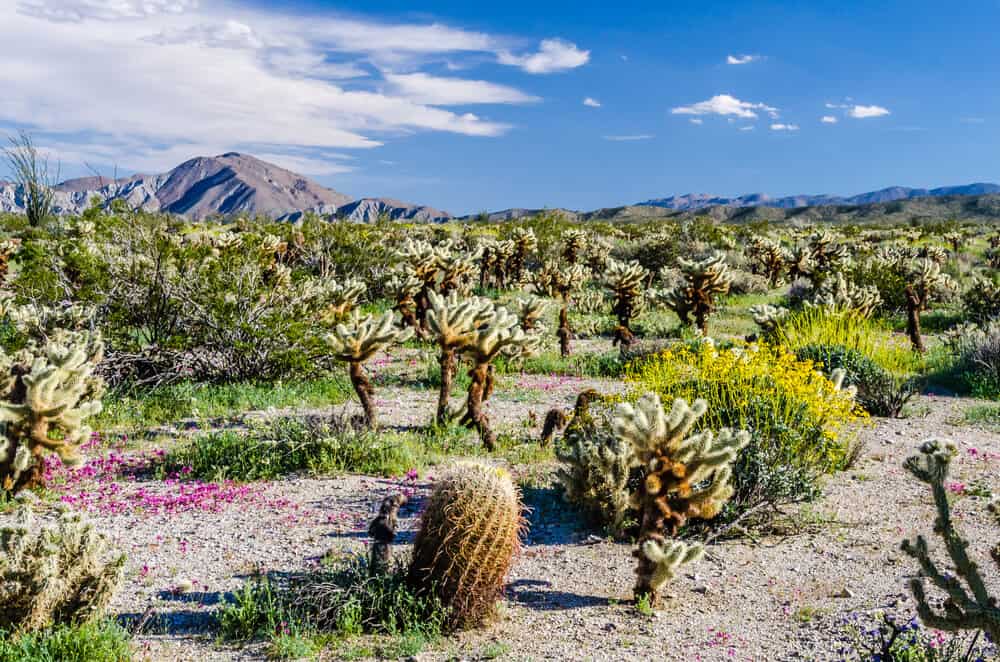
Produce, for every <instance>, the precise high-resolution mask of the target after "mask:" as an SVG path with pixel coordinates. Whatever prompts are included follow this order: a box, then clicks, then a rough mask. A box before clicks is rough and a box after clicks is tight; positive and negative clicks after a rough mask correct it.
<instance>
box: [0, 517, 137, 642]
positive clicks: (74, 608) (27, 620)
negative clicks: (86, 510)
mask: <svg viewBox="0 0 1000 662" xmlns="http://www.w3.org/2000/svg"><path fill="white" fill-rule="evenodd" d="M33 519H34V516H33V514H32V511H31V507H30V506H29V505H28V504H22V505H21V506H20V508H19V510H18V512H17V521H16V522H15V524H14V525H13V526H8V527H4V528H0V630H8V631H9V630H13V631H14V632H30V631H33V630H39V629H42V628H45V627H48V626H50V625H52V624H54V623H70V622H82V621H87V620H90V619H92V618H94V617H96V616H99V615H100V614H101V612H102V611H103V610H104V608H105V607H106V606H107V604H108V602H109V601H110V600H111V597H112V594H113V593H114V590H115V588H116V587H117V585H118V582H119V580H120V579H121V574H122V566H123V565H124V563H125V557H124V556H119V557H118V558H116V559H114V560H112V561H110V562H109V561H107V560H105V559H106V558H107V557H108V556H109V555H110V553H111V549H110V547H109V546H108V544H107V543H106V542H105V540H104V538H103V537H101V536H100V535H98V534H97V532H96V531H94V529H93V527H92V526H91V525H90V524H88V523H85V522H83V521H82V520H81V518H80V516H79V515H78V514H73V513H63V514H62V515H61V517H60V518H59V521H58V523H57V524H56V525H55V526H48V527H44V528H41V529H38V528H36V527H33V526H32V524H33Z"/></svg>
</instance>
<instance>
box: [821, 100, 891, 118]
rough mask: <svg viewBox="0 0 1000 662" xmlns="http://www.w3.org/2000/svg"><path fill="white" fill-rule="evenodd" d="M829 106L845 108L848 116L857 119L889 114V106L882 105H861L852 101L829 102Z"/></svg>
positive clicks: (827, 105) (831, 107)
mask: <svg viewBox="0 0 1000 662" xmlns="http://www.w3.org/2000/svg"><path fill="white" fill-rule="evenodd" d="M826 107H827V108H830V109H839V110H843V111H844V114H845V115H847V116H848V117H853V118H855V119H867V118H869V117H883V116H885V115H888V114H889V110H888V109H887V108H883V107H882V106H861V105H858V104H852V103H827V104H826Z"/></svg>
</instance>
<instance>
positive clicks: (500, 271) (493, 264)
mask: <svg viewBox="0 0 1000 662" xmlns="http://www.w3.org/2000/svg"><path fill="white" fill-rule="evenodd" d="M479 249H480V251H481V253H480V256H479V286H480V287H486V286H487V285H489V284H490V283H493V284H494V285H496V286H497V287H500V288H503V287H506V286H507V267H508V265H509V263H510V261H511V259H512V258H513V256H514V250H515V244H514V242H513V241H510V240H505V241H497V240H496V239H487V240H485V241H483V242H482V243H481V244H480V246H479Z"/></svg>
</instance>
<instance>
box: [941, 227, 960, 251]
mask: <svg viewBox="0 0 1000 662" xmlns="http://www.w3.org/2000/svg"><path fill="white" fill-rule="evenodd" d="M941 238H942V239H944V240H945V241H946V242H948V245H949V246H951V251H952V252H953V253H956V254H957V253H958V252H959V251H960V250H962V244H964V243H965V235H963V234H962V233H961V232H958V231H954V232H947V233H945V234H944V235H942V237H941Z"/></svg>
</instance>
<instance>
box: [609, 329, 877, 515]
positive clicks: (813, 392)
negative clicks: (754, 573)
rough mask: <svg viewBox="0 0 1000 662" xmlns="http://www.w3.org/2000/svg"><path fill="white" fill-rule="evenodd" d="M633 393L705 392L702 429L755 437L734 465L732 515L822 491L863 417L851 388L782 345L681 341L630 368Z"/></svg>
mask: <svg viewBox="0 0 1000 662" xmlns="http://www.w3.org/2000/svg"><path fill="white" fill-rule="evenodd" d="M626 381H627V383H628V384H629V386H630V393H631V395H630V396H629V397H633V396H637V395H638V394H641V393H643V392H646V391H653V392H655V393H657V394H658V395H660V397H661V398H663V399H664V400H668V401H669V400H673V399H676V398H683V399H685V400H687V401H694V400H697V399H704V400H706V401H707V403H708V412H707V413H706V414H705V416H703V417H702V418H701V419H699V421H698V426H697V429H698V430H702V429H706V430H719V429H722V428H733V429H744V430H748V431H749V432H750V434H751V441H750V444H749V445H748V446H747V447H746V448H745V449H744V450H743V451H742V452H741V453H740V455H739V457H738V459H737V462H736V465H735V466H734V476H733V486H734V488H735V490H736V493H735V495H734V497H733V499H732V500H731V501H730V502H729V504H728V505H727V507H726V510H725V511H724V513H723V516H722V520H723V521H726V520H731V519H732V518H733V517H735V516H738V515H739V514H740V513H742V512H743V511H745V510H747V509H749V508H752V507H754V506H757V505H758V504H760V503H763V502H788V501H795V500H802V499H808V498H812V497H814V496H816V494H817V481H818V479H819V477H820V476H821V475H822V474H825V473H829V472H832V471H836V470H839V469H842V468H844V467H845V466H846V465H847V464H848V463H849V462H850V460H851V456H852V443H853V439H854V431H853V429H852V428H853V424H854V423H856V422H858V421H860V420H862V419H863V418H864V412H863V411H862V410H861V409H860V407H858V405H857V404H856V403H855V402H854V399H853V396H852V393H851V391H845V390H841V389H840V388H839V386H838V385H837V384H836V383H835V382H833V381H831V380H829V379H827V378H826V377H824V376H823V375H821V374H819V373H817V372H816V371H815V370H814V369H813V365H812V363H811V362H806V361H799V360H798V359H797V358H796V357H795V356H794V355H793V354H790V353H788V352H787V351H785V350H784V349H782V348H780V347H775V346H770V345H767V344H760V345H759V346H756V347H754V346H743V347H734V348H732V349H729V350H720V349H717V348H716V347H715V346H714V345H712V344H711V343H707V342H696V343H689V344H682V345H676V346H674V347H672V348H670V349H668V350H666V351H664V352H662V353H661V354H659V355H656V356H654V357H652V358H649V359H646V360H643V361H639V362H636V363H633V364H632V365H630V366H629V367H628V368H627V370H626Z"/></svg>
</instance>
